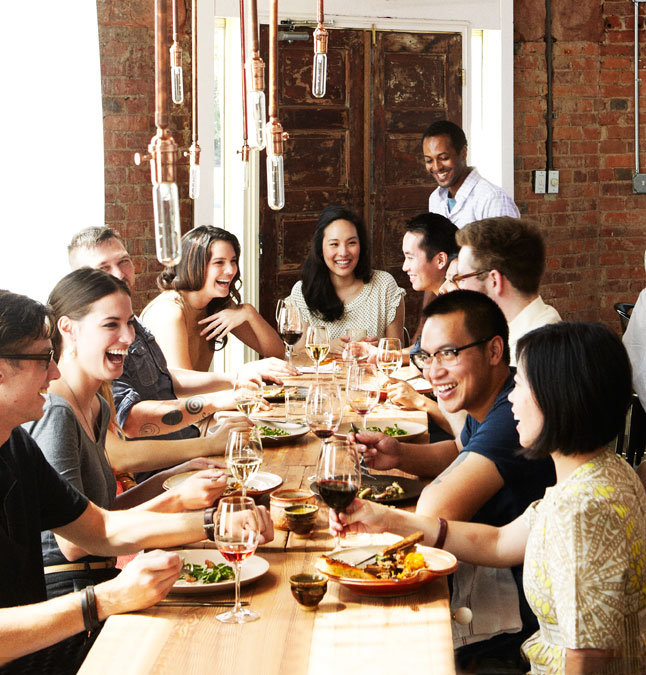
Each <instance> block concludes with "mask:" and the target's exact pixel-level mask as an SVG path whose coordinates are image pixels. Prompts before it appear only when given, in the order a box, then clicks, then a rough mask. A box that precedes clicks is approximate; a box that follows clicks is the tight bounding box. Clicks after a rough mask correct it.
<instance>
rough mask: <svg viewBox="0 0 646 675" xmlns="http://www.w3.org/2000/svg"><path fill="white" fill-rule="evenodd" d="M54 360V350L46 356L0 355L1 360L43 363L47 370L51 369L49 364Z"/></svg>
mask: <svg viewBox="0 0 646 675" xmlns="http://www.w3.org/2000/svg"><path fill="white" fill-rule="evenodd" d="M53 358H54V350H53V349H50V350H49V351H48V352H45V353H44V354H0V359H11V360H15V361H43V362H44V363H45V370H47V368H49V364H50V363H51V362H52V359H53Z"/></svg>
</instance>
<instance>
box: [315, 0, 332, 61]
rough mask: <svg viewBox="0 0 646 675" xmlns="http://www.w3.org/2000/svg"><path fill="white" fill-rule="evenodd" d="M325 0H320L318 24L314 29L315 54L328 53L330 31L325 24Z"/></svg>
mask: <svg viewBox="0 0 646 675" xmlns="http://www.w3.org/2000/svg"><path fill="white" fill-rule="evenodd" d="M324 1H325V0H318V16H317V21H318V26H317V27H316V29H315V30H314V35H313V38H314V53H315V54H327V39H328V32H327V30H326V29H325V26H324V25H323V22H324V17H325V11H324V8H323V3H324Z"/></svg>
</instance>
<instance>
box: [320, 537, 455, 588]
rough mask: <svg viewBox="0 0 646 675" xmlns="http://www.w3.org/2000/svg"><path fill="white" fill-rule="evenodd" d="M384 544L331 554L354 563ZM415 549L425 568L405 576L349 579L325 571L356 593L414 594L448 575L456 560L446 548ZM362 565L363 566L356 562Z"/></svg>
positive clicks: (351, 563) (381, 547) (346, 561)
mask: <svg viewBox="0 0 646 675" xmlns="http://www.w3.org/2000/svg"><path fill="white" fill-rule="evenodd" d="M383 548H384V547H383V546H382V545H380V546H359V547H356V548H347V549H344V550H342V551H337V552H335V553H334V555H330V557H333V558H335V559H336V560H341V561H343V562H345V563H348V564H350V565H355V564H357V563H359V562H360V561H362V560H365V559H366V558H367V557H368V556H371V555H374V554H375V553H378V552H379V551H381V550H383ZM417 550H418V551H419V552H420V553H422V554H423V555H424V559H425V560H426V564H427V566H428V569H422V570H419V571H418V572H417V574H415V575H413V576H412V577H407V578H406V579H374V580H372V579H348V578H344V577H337V576H335V575H332V574H328V573H327V572H323V570H320V571H321V572H323V573H324V574H326V575H327V576H328V577H329V578H330V579H331V580H332V581H336V582H338V583H340V584H341V585H342V586H345V587H346V588H349V589H350V590H351V591H354V592H355V593H358V594H359V595H378V596H382V597H396V596H398V595H409V594H411V593H415V592H416V591H418V590H419V589H420V588H422V586H424V585H425V584H427V583H428V582H429V581H431V579H435V577H439V576H443V575H446V574H451V573H452V572H455V570H456V569H457V567H458V561H457V560H456V558H455V556H454V555H453V554H451V553H449V552H448V551H442V550H441V549H438V548H430V547H429V546H419V545H418V546H417ZM359 567H363V565H359Z"/></svg>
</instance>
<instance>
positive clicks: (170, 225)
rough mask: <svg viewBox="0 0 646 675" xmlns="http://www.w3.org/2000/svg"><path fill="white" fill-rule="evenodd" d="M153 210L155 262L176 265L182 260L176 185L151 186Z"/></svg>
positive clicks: (158, 184)
mask: <svg viewBox="0 0 646 675" xmlns="http://www.w3.org/2000/svg"><path fill="white" fill-rule="evenodd" d="M153 209H154V212H155V244H156V247H157V260H159V262H160V263H161V264H162V265H166V266H167V267H168V266H171V265H176V264H177V263H178V262H179V261H180V260H181V258H182V231H181V229H180V219H179V195H178V193H177V184H176V183H156V184H155V185H153Z"/></svg>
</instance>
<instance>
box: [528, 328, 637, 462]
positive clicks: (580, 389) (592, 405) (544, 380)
mask: <svg viewBox="0 0 646 675" xmlns="http://www.w3.org/2000/svg"><path fill="white" fill-rule="evenodd" d="M516 353H517V356H518V363H519V367H521V368H522V369H523V371H524V373H525V376H526V379H527V383H528V384H529V387H530V389H531V390H532V393H533V395H534V398H535V399H536V403H537V404H538V407H539V408H540V409H541V411H542V413H543V418H544V424H543V429H542V430H541V432H540V434H539V435H538V438H537V439H536V440H535V441H534V442H533V443H532V446H531V448H527V449H525V450H523V454H524V455H525V456H526V457H531V458H539V457H547V456H548V455H549V454H550V453H552V452H554V451H556V450H558V451H559V452H560V453H562V454H563V455H576V454H584V453H588V452H593V451H594V450H597V449H598V448H600V447H602V446H604V445H606V443H609V442H610V441H611V440H612V439H613V438H615V436H616V435H617V433H618V432H619V429H621V427H622V425H623V424H624V423H625V419H626V411H627V410H628V405H629V403H630V396H631V392H632V371H631V367H630V360H629V358H628V354H627V353H626V349H625V348H624V346H623V344H622V342H621V340H620V339H619V337H618V336H617V334H616V333H614V332H613V331H611V330H610V329H609V328H608V327H607V326H604V325H603V324H600V323H568V322H560V323H555V324H550V325H547V326H543V327H541V328H537V329H536V330H533V331H531V332H530V333H527V334H526V335H523V337H521V338H520V340H518V343H517V347H516Z"/></svg>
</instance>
